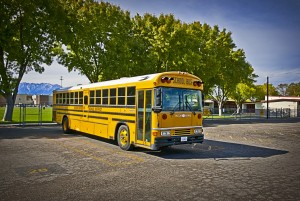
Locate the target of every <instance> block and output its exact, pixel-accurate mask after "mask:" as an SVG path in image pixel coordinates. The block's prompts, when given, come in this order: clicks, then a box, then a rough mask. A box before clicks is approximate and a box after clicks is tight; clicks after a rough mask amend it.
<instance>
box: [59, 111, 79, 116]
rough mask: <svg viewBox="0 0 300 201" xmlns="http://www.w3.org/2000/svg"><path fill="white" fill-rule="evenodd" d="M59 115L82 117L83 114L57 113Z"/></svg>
mask: <svg viewBox="0 0 300 201" xmlns="http://www.w3.org/2000/svg"><path fill="white" fill-rule="evenodd" d="M57 114H66V115H71V116H77V117H82V114H73V113H63V112H57Z"/></svg>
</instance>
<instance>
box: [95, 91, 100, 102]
mask: <svg viewBox="0 0 300 201" xmlns="http://www.w3.org/2000/svg"><path fill="white" fill-rule="evenodd" d="M96 104H98V105H99V104H101V90H97V91H96Z"/></svg>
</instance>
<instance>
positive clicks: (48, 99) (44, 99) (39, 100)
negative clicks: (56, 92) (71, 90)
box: [32, 95, 53, 106]
mask: <svg viewBox="0 0 300 201" xmlns="http://www.w3.org/2000/svg"><path fill="white" fill-rule="evenodd" d="M32 99H33V102H34V104H35V105H45V106H48V105H52V104H53V96H49V95H33V96H32Z"/></svg>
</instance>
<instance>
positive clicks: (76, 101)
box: [74, 91, 78, 104]
mask: <svg viewBox="0 0 300 201" xmlns="http://www.w3.org/2000/svg"><path fill="white" fill-rule="evenodd" d="M74 104H78V92H77V91H76V92H75V102H74Z"/></svg>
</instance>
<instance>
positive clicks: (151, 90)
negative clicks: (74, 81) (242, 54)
mask: <svg viewBox="0 0 300 201" xmlns="http://www.w3.org/2000/svg"><path fill="white" fill-rule="evenodd" d="M202 91H203V82H202V81H201V79H199V78H198V77H196V76H194V75H192V74H189V73H186V72H163V73H156V74H149V75H142V76H137V77H130V78H121V79H117V80H111V81H105V82H98V83H92V84H88V85H80V86H74V87H69V88H62V89H59V90H56V91H54V92H53V99H54V100H53V120H54V121H55V122H57V123H59V124H62V129H63V132H64V133H70V132H72V131H79V132H84V133H88V134H91V135H96V136H99V137H102V138H107V139H112V140H117V142H118V145H119V146H120V148H121V149H123V150H130V149H132V148H133V147H144V148H148V149H151V150H158V149H160V148H162V147H167V146H171V145H178V144H192V143H202V142H203V138H204V135H203V128H202V114H203V105H204V104H203V93H202Z"/></svg>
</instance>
